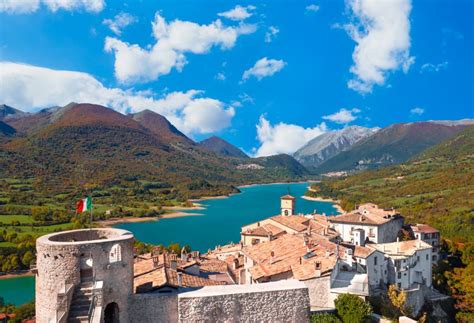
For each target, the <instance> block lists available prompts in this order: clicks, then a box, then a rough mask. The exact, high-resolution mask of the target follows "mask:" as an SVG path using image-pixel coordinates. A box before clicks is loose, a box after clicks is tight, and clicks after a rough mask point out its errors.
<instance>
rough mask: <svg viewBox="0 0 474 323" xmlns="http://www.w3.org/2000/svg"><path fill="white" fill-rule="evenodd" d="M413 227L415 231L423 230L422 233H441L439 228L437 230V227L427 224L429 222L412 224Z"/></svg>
mask: <svg viewBox="0 0 474 323" xmlns="http://www.w3.org/2000/svg"><path fill="white" fill-rule="evenodd" d="M411 229H412V230H413V232H421V233H439V231H438V230H436V229H435V228H433V227H431V226H429V225H427V224H419V223H418V224H416V225H412V226H411Z"/></svg>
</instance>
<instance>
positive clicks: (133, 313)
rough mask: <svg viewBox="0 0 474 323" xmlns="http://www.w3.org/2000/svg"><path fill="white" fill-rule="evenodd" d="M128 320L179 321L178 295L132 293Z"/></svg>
mask: <svg viewBox="0 0 474 323" xmlns="http://www.w3.org/2000/svg"><path fill="white" fill-rule="evenodd" d="M128 322H131V323H134V322H136V323H167V322H178V295H177V294H171V295H169V294H158V293H156V294H134V295H131V297H130V304H129V307H128Z"/></svg>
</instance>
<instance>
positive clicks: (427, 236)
mask: <svg viewBox="0 0 474 323" xmlns="http://www.w3.org/2000/svg"><path fill="white" fill-rule="evenodd" d="M410 228H411V231H412V232H413V235H414V236H415V239H418V240H422V241H424V242H426V243H428V244H430V245H431V246H432V247H433V254H432V256H431V260H432V263H433V265H436V264H437V263H438V261H439V248H440V235H439V231H438V230H436V229H435V228H433V227H431V226H429V225H427V224H419V223H417V224H416V225H412V226H410Z"/></svg>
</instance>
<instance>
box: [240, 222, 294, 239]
mask: <svg viewBox="0 0 474 323" xmlns="http://www.w3.org/2000/svg"><path fill="white" fill-rule="evenodd" d="M284 232H285V230H283V229H280V228H279V227H277V226H274V225H273V224H270V223H267V224H263V225H262V226H258V227H256V228H252V229H248V230H247V231H244V232H242V234H243V235H251V236H260V237H267V236H269V235H272V236H277V235H279V234H281V233H284Z"/></svg>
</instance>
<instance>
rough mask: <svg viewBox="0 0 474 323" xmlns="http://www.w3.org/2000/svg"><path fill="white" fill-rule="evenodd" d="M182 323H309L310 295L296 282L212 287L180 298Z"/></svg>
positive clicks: (179, 312) (182, 295)
mask: <svg viewBox="0 0 474 323" xmlns="http://www.w3.org/2000/svg"><path fill="white" fill-rule="evenodd" d="M178 315H179V321H180V322H216V321H219V322H235V321H241V322H308V321H309V294H308V289H307V288H306V286H305V285H304V284H303V283H302V282H299V281H296V280H287V281H280V282H273V283H265V284H254V285H231V286H210V287H204V288H201V289H199V290H196V291H191V292H185V293H181V294H179V296H178Z"/></svg>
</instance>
